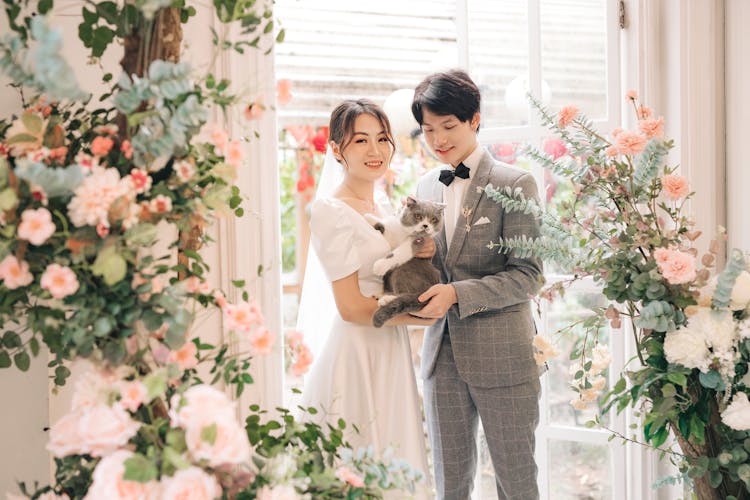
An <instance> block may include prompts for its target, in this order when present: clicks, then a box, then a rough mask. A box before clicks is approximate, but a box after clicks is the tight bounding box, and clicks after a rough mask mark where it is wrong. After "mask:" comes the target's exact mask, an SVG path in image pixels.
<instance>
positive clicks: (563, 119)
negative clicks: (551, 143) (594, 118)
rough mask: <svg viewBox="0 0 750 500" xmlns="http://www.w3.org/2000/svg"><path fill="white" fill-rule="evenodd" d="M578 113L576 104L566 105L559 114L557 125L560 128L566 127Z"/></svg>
mask: <svg viewBox="0 0 750 500" xmlns="http://www.w3.org/2000/svg"><path fill="white" fill-rule="evenodd" d="M577 115H578V108H577V107H576V106H564V107H563V108H562V109H561V110H560V112H559V113H558V114H557V125H558V126H559V127H560V128H565V127H567V126H568V125H570V124H571V123H573V119H574V118H575V117H576V116H577Z"/></svg>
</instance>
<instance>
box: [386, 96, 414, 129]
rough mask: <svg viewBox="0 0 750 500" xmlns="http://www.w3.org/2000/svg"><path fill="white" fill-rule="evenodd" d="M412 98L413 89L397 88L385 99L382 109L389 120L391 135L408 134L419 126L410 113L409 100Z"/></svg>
mask: <svg viewBox="0 0 750 500" xmlns="http://www.w3.org/2000/svg"><path fill="white" fill-rule="evenodd" d="M413 99H414V89H398V90H396V91H394V92H393V93H392V94H391V95H389V96H388V97H387V98H386V99H385V103H383V110H384V111H385V114H386V115H388V120H390V122H391V128H392V129H393V135H394V136H396V137H400V136H408V135H409V134H411V133H412V132H413V131H414V129H417V128H419V124H418V123H417V120H415V119H414V115H412V114H411V102H412V100H413Z"/></svg>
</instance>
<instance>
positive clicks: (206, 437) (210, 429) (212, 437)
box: [201, 424, 217, 445]
mask: <svg viewBox="0 0 750 500" xmlns="http://www.w3.org/2000/svg"><path fill="white" fill-rule="evenodd" d="M216 432H217V431H216V424H211V425H207V426H206V427H204V428H202V429H201V440H202V441H205V442H206V443H208V444H210V445H213V444H214V443H215V442H216Z"/></svg>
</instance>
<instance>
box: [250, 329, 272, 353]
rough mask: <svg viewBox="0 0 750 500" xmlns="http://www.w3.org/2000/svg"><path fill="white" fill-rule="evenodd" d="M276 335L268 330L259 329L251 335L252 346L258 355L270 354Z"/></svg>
mask: <svg viewBox="0 0 750 500" xmlns="http://www.w3.org/2000/svg"><path fill="white" fill-rule="evenodd" d="M274 340H276V334H274V333H273V332H271V331H270V330H268V329H267V328H258V329H257V330H255V331H254V332H253V333H252V334H250V344H252V346H253V349H254V350H255V352H256V353H257V354H270V353H271V350H272V349H273V342H274Z"/></svg>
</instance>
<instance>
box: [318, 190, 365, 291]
mask: <svg viewBox="0 0 750 500" xmlns="http://www.w3.org/2000/svg"><path fill="white" fill-rule="evenodd" d="M343 203H344V202H343V201H338V200H327V199H321V200H316V201H315V202H314V203H313V205H312V208H311V211H310V242H311V243H312V245H313V248H314V249H315V253H316V254H317V256H318V259H319V260H320V263H321V266H322V267H323V272H324V273H325V275H326V277H327V278H328V279H329V280H330V281H332V282H333V281H336V280H339V279H341V278H345V277H347V276H349V275H350V274H352V273H353V272H355V271H357V270H358V269H359V268H360V266H361V263H360V260H359V253H358V252H357V245H356V243H355V234H354V227H353V225H352V222H353V221H352V218H351V214H349V213H347V210H352V209H350V208H349V207H347V206H343V205H342V204H343Z"/></svg>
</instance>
